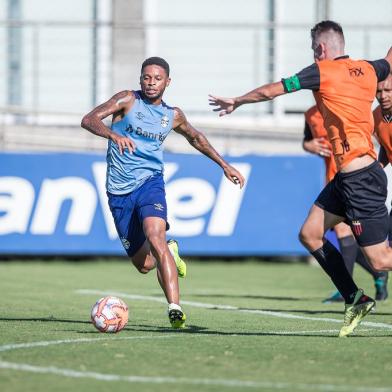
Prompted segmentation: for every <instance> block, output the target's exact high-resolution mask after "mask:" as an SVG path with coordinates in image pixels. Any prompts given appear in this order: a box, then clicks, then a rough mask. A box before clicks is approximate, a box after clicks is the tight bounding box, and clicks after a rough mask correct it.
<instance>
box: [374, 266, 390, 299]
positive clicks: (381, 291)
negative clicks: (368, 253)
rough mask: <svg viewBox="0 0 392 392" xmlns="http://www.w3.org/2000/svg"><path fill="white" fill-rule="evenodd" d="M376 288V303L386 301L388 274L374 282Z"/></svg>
mask: <svg viewBox="0 0 392 392" xmlns="http://www.w3.org/2000/svg"><path fill="white" fill-rule="evenodd" d="M374 286H375V287H376V301H385V300H386V299H387V298H388V272H385V274H384V276H380V277H379V278H377V279H376V280H375V281H374Z"/></svg>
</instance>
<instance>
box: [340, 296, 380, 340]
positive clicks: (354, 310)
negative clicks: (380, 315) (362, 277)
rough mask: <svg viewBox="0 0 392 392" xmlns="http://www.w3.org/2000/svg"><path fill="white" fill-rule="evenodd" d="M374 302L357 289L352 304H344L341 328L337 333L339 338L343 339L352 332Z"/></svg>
mask: <svg viewBox="0 0 392 392" xmlns="http://www.w3.org/2000/svg"><path fill="white" fill-rule="evenodd" d="M375 304H376V302H375V301H374V299H373V298H370V297H368V296H367V295H365V294H364V293H363V290H362V289H359V290H358V291H357V292H356V294H355V298H354V302H353V303H352V304H346V309H345V312H344V323H343V327H342V329H341V330H340V332H339V337H340V338H344V337H346V336H348V335H350V334H351V333H353V332H354V329H355V328H357V326H358V325H359V324H360V322H361V321H362V319H363V318H364V317H365V316H366V315H367V314H368V313H369V312H370V311H371V310H372V309H373V307H374V305H375Z"/></svg>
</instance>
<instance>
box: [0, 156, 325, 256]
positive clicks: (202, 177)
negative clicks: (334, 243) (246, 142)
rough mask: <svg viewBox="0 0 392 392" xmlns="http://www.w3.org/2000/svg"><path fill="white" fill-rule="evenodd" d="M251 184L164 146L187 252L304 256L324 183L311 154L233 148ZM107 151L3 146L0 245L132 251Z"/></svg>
mask: <svg viewBox="0 0 392 392" xmlns="http://www.w3.org/2000/svg"><path fill="white" fill-rule="evenodd" d="M226 159H227V161H229V162H230V163H231V164H232V165H234V166H235V167H237V169H239V170H240V171H241V172H242V173H243V175H244V176H245V177H246V179H247V182H246V186H245V187H244V189H242V190H240V189H239V187H238V186H234V185H233V184H232V183H230V182H229V181H228V180H227V179H226V178H225V177H224V175H223V172H222V170H221V169H220V168H219V167H218V166H217V165H216V164H215V163H213V162H212V161H210V160H209V159H207V158H206V157H204V156H202V155H190V154H166V155H165V162H166V166H165V167H166V169H165V181H166V193H167V202H168V213H169V222H170V225H171V229H170V231H169V233H168V237H174V238H176V239H177V240H178V241H179V242H180V246H181V251H182V253H183V254H185V255H198V256H209V255H217V256H247V255H302V254H306V251H305V249H304V248H303V247H302V246H301V244H300V243H299V242H298V238H297V236H298V230H299V228H300V226H301V224H302V222H303V220H304V218H305V217H306V214H307V212H308V210H309V208H310V206H311V204H312V202H313V201H314V199H315V197H316V196H317V194H318V192H319V191H320V189H321V188H322V186H323V181H324V176H323V162H322V160H321V159H319V158H317V157H312V156H254V155H246V156H240V157H226ZM105 171H106V163H105V160H104V156H103V155H97V154H77V153H62V154H59V153H49V154H16V153H1V154H0V254H14V255H15V254H24V255H30V254H37V255H124V254H125V253H124V250H123V249H122V246H121V243H120V241H119V240H118V238H117V234H116V230H115V227H114V224H113V221H112V218H111V214H110V211H109V208H108V205H107V200H106V192H105Z"/></svg>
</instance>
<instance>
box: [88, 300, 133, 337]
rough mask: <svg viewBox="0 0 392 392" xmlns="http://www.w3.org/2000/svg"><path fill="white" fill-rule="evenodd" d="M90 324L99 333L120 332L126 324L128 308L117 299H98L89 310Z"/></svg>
mask: <svg viewBox="0 0 392 392" xmlns="http://www.w3.org/2000/svg"><path fill="white" fill-rule="evenodd" d="M91 322H92V323H93V324H94V327H95V328H97V329H98V331H101V332H112V333H115V332H120V331H121V330H122V329H123V328H124V327H125V326H126V325H127V322H128V306H127V304H126V303H125V302H124V301H122V300H121V299H120V298H117V297H104V298H101V299H99V300H98V301H97V302H96V303H95V305H94V306H93V308H92V310H91Z"/></svg>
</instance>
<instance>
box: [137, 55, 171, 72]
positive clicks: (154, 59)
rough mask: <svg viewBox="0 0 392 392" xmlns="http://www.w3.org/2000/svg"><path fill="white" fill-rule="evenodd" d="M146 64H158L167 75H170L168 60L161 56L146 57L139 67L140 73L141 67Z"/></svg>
mask: <svg viewBox="0 0 392 392" xmlns="http://www.w3.org/2000/svg"><path fill="white" fill-rule="evenodd" d="M147 65H159V66H160V67H162V68H163V69H164V70H165V71H166V74H167V76H169V75H170V66H169V64H168V62H167V61H166V60H165V59H163V58H162V57H149V58H148V59H146V60H144V61H143V64H142V68H141V73H143V69H144V68H145V67H147Z"/></svg>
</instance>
